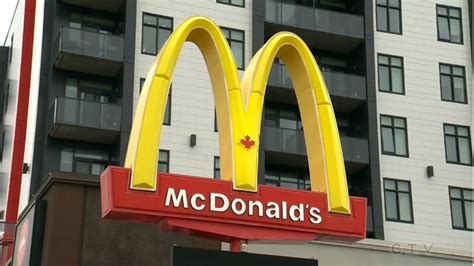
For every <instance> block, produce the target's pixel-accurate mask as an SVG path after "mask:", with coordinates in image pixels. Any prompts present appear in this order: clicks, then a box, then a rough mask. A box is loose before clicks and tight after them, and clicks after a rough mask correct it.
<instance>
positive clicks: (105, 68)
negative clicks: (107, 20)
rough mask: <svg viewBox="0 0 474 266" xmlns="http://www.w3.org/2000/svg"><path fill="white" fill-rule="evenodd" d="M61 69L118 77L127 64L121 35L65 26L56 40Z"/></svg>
mask: <svg viewBox="0 0 474 266" xmlns="http://www.w3.org/2000/svg"><path fill="white" fill-rule="evenodd" d="M54 47H57V51H58V54H57V58H56V61H55V65H56V67H58V68H62V69H66V70H72V71H79V72H85V73H93V74H102V75H105V76H115V75H116V74H117V72H118V70H120V67H121V65H122V62H123V50H124V38H123V37H121V36H116V35H111V34H105V33H100V32H93V31H87V30H83V29H76V28H69V27H61V29H60V30H59V33H58V35H57V36H56V39H55V41H54Z"/></svg>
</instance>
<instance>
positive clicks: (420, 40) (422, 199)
mask: <svg viewBox="0 0 474 266" xmlns="http://www.w3.org/2000/svg"><path fill="white" fill-rule="evenodd" d="M436 4H445V5H449V6H456V7H461V8H462V18H463V21H462V24H463V37H464V44H463V45H459V44H451V43H445V42H439V41H438V40H437V38H438V37H437V24H436ZM402 22H403V35H396V34H387V33H382V32H377V31H376V32H375V51H376V53H384V54H391V55H398V56H402V57H403V59H404V73H405V93H406V95H395V94H389V93H382V92H378V93H377V112H378V114H387V115H396V116H402V117H406V118H407V124H408V143H409V156H410V157H409V158H402V157H395V156H387V155H382V154H381V151H380V171H381V178H384V177H386V178H395V179H402V180H409V181H411V188H412V200H413V211H414V224H404V223H397V222H388V221H386V222H385V224H384V227H385V238H386V240H387V241H392V242H400V243H413V244H428V245H431V244H433V245H434V246H435V247H437V248H442V249H446V250H454V252H455V251H456V250H459V251H460V250H462V251H467V252H471V254H472V237H473V233H472V232H468V231H462V230H453V229H452V225H451V210H450V205H449V192H448V186H458V187H465V188H472V187H473V184H472V181H473V168H472V167H470V166H462V165H455V164H448V163H446V158H445V147H444V133H443V123H452V124H458V125H465V126H470V127H471V136H472V135H473V128H472V126H473V121H472V120H473V118H472V114H473V109H472V101H473V98H472V65H471V52H470V40H469V36H470V33H469V15H468V4H467V0H444V1H442V0H439V1H433V0H430V1H402ZM439 63H448V64H455V65H462V66H465V68H466V74H467V76H466V83H467V91H468V95H467V96H468V103H469V104H458V103H450V102H445V101H441V89H440V80H439ZM377 86H378V84H377ZM379 141H380V134H379ZM380 149H382V147H381V145H380ZM471 149H472V147H471ZM428 165H432V166H434V177H432V178H428V177H427V175H426V167H427V166H428ZM382 184H383V183H382ZM382 186H383V185H382ZM382 189H383V187H382Z"/></svg>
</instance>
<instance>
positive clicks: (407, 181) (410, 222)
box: [383, 178, 415, 224]
mask: <svg viewBox="0 0 474 266" xmlns="http://www.w3.org/2000/svg"><path fill="white" fill-rule="evenodd" d="M387 180H388V181H393V182H395V190H393V189H387V188H385V181H387ZM401 182H404V183H407V184H408V192H406V191H400V190H399V189H398V183H401ZM386 191H391V192H395V196H396V205H397V219H393V218H388V217H387V197H386ZM412 192H413V190H412V189H411V182H410V181H409V180H401V179H393V178H384V179H383V193H384V194H383V195H384V207H385V220H386V221H389V222H399V223H407V224H414V223H415V217H414V216H415V215H414V212H413V197H412ZM399 193H405V194H408V196H409V198H410V214H411V215H410V221H405V220H401V218H400V202H399Z"/></svg>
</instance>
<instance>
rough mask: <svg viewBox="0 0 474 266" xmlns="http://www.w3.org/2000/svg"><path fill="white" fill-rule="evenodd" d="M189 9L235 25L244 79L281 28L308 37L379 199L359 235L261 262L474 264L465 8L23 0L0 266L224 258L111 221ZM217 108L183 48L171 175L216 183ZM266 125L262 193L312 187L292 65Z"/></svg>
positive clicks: (370, 194) (446, 3)
mask: <svg viewBox="0 0 474 266" xmlns="http://www.w3.org/2000/svg"><path fill="white" fill-rule="evenodd" d="M26 14H29V16H27V15H26ZM192 15H203V16H207V17H210V18H211V19H212V20H214V21H215V22H216V23H217V24H218V25H219V26H220V27H221V29H222V31H223V33H224V34H225V36H226V38H227V39H228V41H229V44H230V47H231V49H232V51H233V53H234V56H235V59H236V63H237V65H238V68H239V74H240V75H241V76H242V74H243V70H244V69H245V67H246V65H247V64H248V63H249V61H250V59H251V58H252V56H253V55H254V53H255V52H256V51H257V50H258V49H259V48H260V47H261V46H262V45H263V44H264V43H265V41H266V40H268V39H269V38H270V37H271V36H272V35H273V34H275V33H277V32H279V31H291V32H294V33H297V34H298V35H299V36H300V37H301V38H302V39H303V40H304V41H305V42H306V43H307V44H308V46H309V47H310V49H311V50H312V51H313V53H314V56H315V58H316V60H317V62H318V64H319V67H320V69H321V71H322V73H323V75H324V78H325V82H326V84H327V87H328V89H329V93H330V96H331V100H332V103H333V106H334V110H335V112H336V119H337V122H338V128H339V133H340V136H341V144H342V148H343V153H344V158H345V167H346V172H347V178H348V184H349V193H350V195H352V196H362V197H366V198H367V199H368V214H367V215H368V216H367V239H365V240H363V241H360V242H358V243H356V244H351V245H349V244H344V243H333V242H323V241H313V242H310V243H299V244H298V245H294V244H288V243H273V244H254V243H251V244H250V245H249V246H248V251H249V252H255V253H264V254H275V255H286V256H292V257H303V258H316V259H318V260H319V263H320V265H337V264H354V265H380V264H383V263H385V264H391V265H400V264H405V265H419V264H430V265H448V264H449V265H468V264H470V263H471V261H472V239H473V233H472V214H471V213H472V191H473V185H472V176H473V172H472V139H471V136H472V117H473V110H472V58H473V57H472V45H471V39H472V18H473V15H472V3H471V1H468V0H431V1H404V0H386V1H384V0H335V1H325V0H291V1H288V0H265V1H263V0H262V1H250V0H217V1H214V0H199V1H180V0H127V1H125V0H121V1H106V0H98V1H79V0H36V1H32V0H20V1H18V5H17V8H16V12H15V16H14V18H13V20H12V24H11V27H10V31H9V33H8V36H7V37H6V40H5V42H4V44H3V45H4V47H2V48H0V60H1V61H0V62H1V66H2V68H0V79H1V78H2V77H3V80H0V81H1V82H0V88H3V89H2V91H3V94H0V95H1V96H2V97H3V99H4V100H3V101H0V102H1V103H2V104H3V110H4V115H3V116H2V119H3V120H2V126H3V131H2V142H1V143H2V149H3V151H2V153H1V154H2V156H1V158H2V160H1V163H0V171H1V173H2V180H0V209H1V210H4V213H5V217H4V219H5V221H6V223H5V224H6V225H10V226H9V227H8V228H7V227H5V229H4V237H3V242H2V245H4V246H3V254H2V256H3V261H2V263H5V262H7V261H9V260H11V257H12V256H14V259H15V263H16V262H18V261H20V260H21V261H22V262H23V263H25V264H24V265H30V264H31V265H71V264H80V265H121V264H124V265H125V264H127V265H148V264H153V263H154V264H158V265H167V264H166V263H167V261H168V258H169V254H168V253H169V247H170V246H171V245H172V244H178V245H183V246H190V247H200V248H210V249H226V248H228V247H227V245H226V244H225V243H224V244H221V243H220V242H218V241H210V240H205V239H199V238H196V237H190V236H184V235H181V234H178V233H172V232H165V231H161V230H160V227H159V226H157V225H149V224H136V223H124V222H118V221H107V220H101V218H100V192H99V187H98V186H99V179H98V175H99V174H100V173H101V172H102V171H103V170H104V169H105V167H106V166H107V165H122V164H123V161H124V157H125V153H126V149H127V143H128V137H129V133H130V128H131V123H132V118H133V112H134V109H135V107H136V105H137V102H138V98H139V95H140V91H141V86H142V84H143V82H144V78H145V77H146V75H147V72H148V69H149V67H150V66H151V64H152V63H153V62H154V60H155V55H156V54H157V52H158V51H159V49H160V47H161V46H162V45H163V43H164V42H165V40H166V39H167V37H168V36H169V35H170V34H171V33H172V32H173V30H174V28H176V27H177V26H178V25H179V24H180V23H181V22H182V21H183V20H184V19H186V18H188V17H189V16H192ZM25 34H26V35H25ZM23 36H28V38H26V39H24V37H23ZM28 43H29V44H28ZM25 45H26V48H28V45H30V49H31V52H28V49H25ZM10 61H11V62H10ZM28 62H29V64H28ZM25 63H26V64H25ZM25 65H26V66H28V65H29V66H30V69H29V71H28V68H26V69H25ZM3 66H7V68H3ZM25 76H27V77H28V78H27V80H26V78H25ZM22 80H23V82H27V83H23V84H29V90H28V96H29V97H28V98H27V100H22V99H24V95H25V94H24V93H25V90H24V88H25V86H27V85H23V87H22V85H21V84H22V83H21V82H22ZM20 94H22V95H23V96H19V95H20ZM213 101H214V100H213V94H212V88H211V83H210V80H209V77H208V72H207V69H206V67H205V63H204V60H203V58H202V55H201V53H200V51H199V50H198V49H197V48H196V47H195V46H193V45H191V44H185V46H184V48H183V50H182V52H181V56H180V59H179V60H178V64H177V67H176V70H175V72H174V76H173V81H172V86H171V91H170V93H169V95H168V104H167V107H166V108H167V112H166V115H165V119H164V123H163V131H162V132H163V133H162V136H161V144H160V145H161V146H160V149H161V150H160V154H159V163H158V166H157V167H158V169H159V171H162V172H172V173H178V174H186V175H192V176H200V177H203V178H220V167H219V148H218V133H217V125H216V119H215V108H214V102H213ZM26 107H27V109H25V108H26ZM21 115H23V117H22V119H18V117H20V116H21ZM263 117H264V119H263V122H262V131H261V132H262V134H261V145H260V147H259V149H260V151H259V154H260V156H259V183H261V184H267V185H274V186H281V187H287V188H293V189H308V187H309V172H308V163H307V157H306V148H305V141H304V136H303V131H302V126H301V120H300V116H299V110H298V105H297V102H296V97H295V95H294V92H293V90H292V83H291V77H290V76H289V74H288V72H287V70H286V68H285V66H284V63H283V62H280V61H278V60H277V61H275V62H274V66H273V68H272V71H271V74H270V77H269V80H268V83H267V91H266V95H265V106H264V115H263ZM19 122H20V123H19ZM22 123H24V124H22ZM22 132H23V133H22ZM22 134H23V135H22ZM191 137H192V138H193V139H194V143H193V145H191V144H190V138H191ZM17 143H19V144H17ZM21 143H23V144H21ZM22 145H24V149H21V148H22ZM12 158H15V159H12ZM21 158H23V160H21ZM12 180H13V181H12ZM19 182H20V183H19ZM15 206H16V208H18V211H16V210H15ZM17 217H18V218H17ZM14 224H17V225H16V236H15V237H14V235H13V233H14V231H15V230H12V229H11V228H12V225H14ZM7 229H8V230H7ZM13 237H14V238H13ZM13 241H15V242H16V243H20V242H22V243H26V244H23V245H19V244H17V245H15V247H14V245H13ZM111 243H114V244H111ZM20 246H22V249H21V250H20ZM13 247H14V248H13ZM150 254H153V255H150ZM20 265H22V264H20Z"/></svg>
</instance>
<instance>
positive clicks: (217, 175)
mask: <svg viewBox="0 0 474 266" xmlns="http://www.w3.org/2000/svg"><path fill="white" fill-rule="evenodd" d="M214 179H221V159H220V158H219V156H214Z"/></svg>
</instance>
